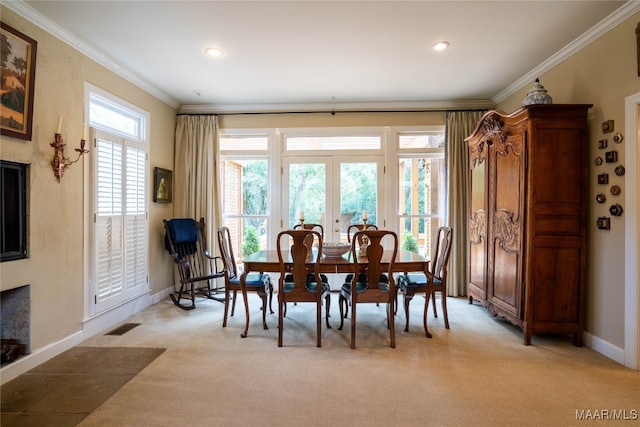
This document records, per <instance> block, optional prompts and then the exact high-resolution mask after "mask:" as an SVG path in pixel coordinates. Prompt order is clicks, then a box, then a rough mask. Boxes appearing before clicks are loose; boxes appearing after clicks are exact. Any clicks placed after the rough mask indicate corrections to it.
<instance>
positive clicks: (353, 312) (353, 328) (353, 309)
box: [350, 303, 357, 349]
mask: <svg viewBox="0 0 640 427" xmlns="http://www.w3.org/2000/svg"><path fill="white" fill-rule="evenodd" d="M356 305H357V303H356V304H352V305H351V322H350V323H351V348H353V349H355V348H356Z"/></svg>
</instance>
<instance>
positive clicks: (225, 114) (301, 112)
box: [176, 108, 490, 116]
mask: <svg viewBox="0 0 640 427" xmlns="http://www.w3.org/2000/svg"><path fill="white" fill-rule="evenodd" d="M487 110H490V108H471V109H464V108H462V109H455V108H451V109H447V110H443V109H437V110H338V111H335V110H331V111H271V112H268V111H255V112H252V111H247V112H241V113H176V116H242V115H263V114H331V115H332V116H335V115H336V114H338V113H352V114H353V113H448V112H450V111H487Z"/></svg>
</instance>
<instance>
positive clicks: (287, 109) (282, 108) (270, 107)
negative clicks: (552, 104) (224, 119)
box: [180, 99, 493, 115]
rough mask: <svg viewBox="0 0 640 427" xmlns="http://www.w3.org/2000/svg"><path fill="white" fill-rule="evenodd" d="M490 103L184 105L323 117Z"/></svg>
mask: <svg viewBox="0 0 640 427" xmlns="http://www.w3.org/2000/svg"><path fill="white" fill-rule="evenodd" d="M492 107H493V103H492V101H491V100H490V99H480V100H455V101H397V102H385V101H381V102H306V103H264V104H191V105H183V106H182V107H181V108H180V113H185V114H189V113H190V114H197V113H203V114H206V113H208V114H221V115H223V114H241V113H248V114H251V113H254V114H258V113H264V114H268V113H273V114H282V113H316V112H317V113H322V112H327V113H330V112H376V111H377V112H383V111H384V112H396V111H397V112H401V111H402V112H411V111H415V112H421V111H444V110H482V109H490V108H492Z"/></svg>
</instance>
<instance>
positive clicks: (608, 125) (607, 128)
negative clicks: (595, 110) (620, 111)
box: [602, 120, 614, 133]
mask: <svg viewBox="0 0 640 427" xmlns="http://www.w3.org/2000/svg"><path fill="white" fill-rule="evenodd" d="M613 124H614V122H613V120H607V121H606V122H602V132H603V133H609V132H613Z"/></svg>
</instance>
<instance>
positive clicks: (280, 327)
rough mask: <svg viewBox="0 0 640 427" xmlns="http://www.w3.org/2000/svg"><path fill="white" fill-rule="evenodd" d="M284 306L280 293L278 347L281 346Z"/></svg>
mask: <svg viewBox="0 0 640 427" xmlns="http://www.w3.org/2000/svg"><path fill="white" fill-rule="evenodd" d="M284 308H285V303H284V302H283V301H282V300H281V297H280V295H278V347H282V333H283V331H282V329H283V323H284V322H283V321H282V319H283V318H284Z"/></svg>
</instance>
